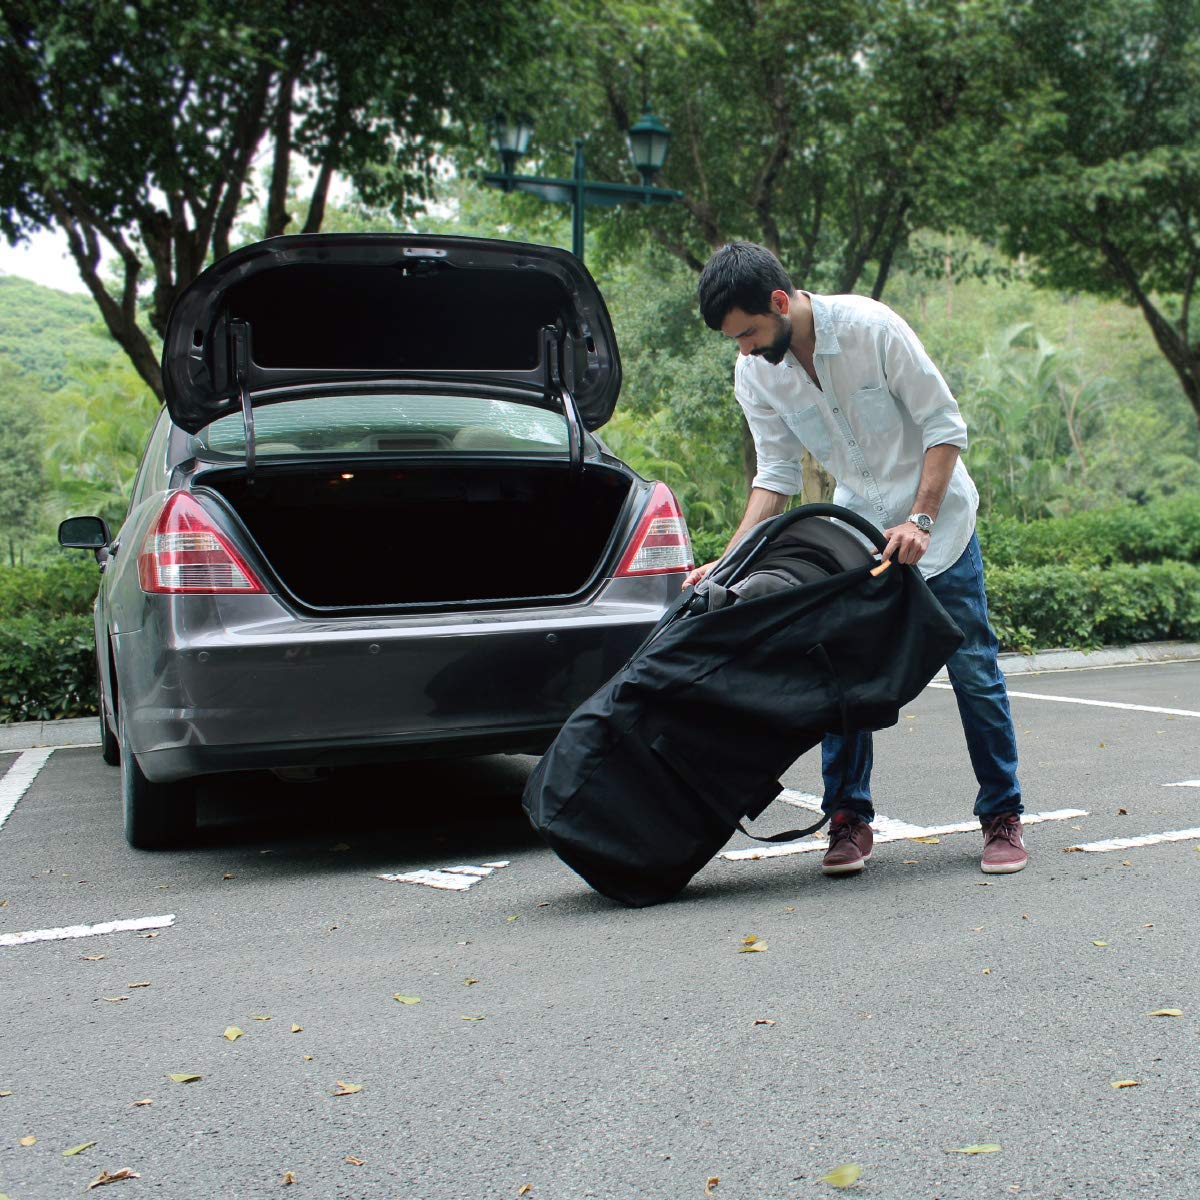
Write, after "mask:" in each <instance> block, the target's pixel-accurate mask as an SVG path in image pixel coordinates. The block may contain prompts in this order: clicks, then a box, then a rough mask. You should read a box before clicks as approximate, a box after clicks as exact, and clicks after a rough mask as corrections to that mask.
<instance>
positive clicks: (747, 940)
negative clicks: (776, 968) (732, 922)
mask: <svg viewBox="0 0 1200 1200" xmlns="http://www.w3.org/2000/svg"><path fill="white" fill-rule="evenodd" d="M766 948H767V943H766V942H761V941H759V939H758V935H757V934H753V933H748V934H746V936H745V937H744V938H742V944H741V945H740V946H739V947H738V953H739V954H754V953H756V952H757V951H760V950H765V949H766Z"/></svg>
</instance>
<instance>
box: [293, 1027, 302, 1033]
mask: <svg viewBox="0 0 1200 1200" xmlns="http://www.w3.org/2000/svg"><path fill="white" fill-rule="evenodd" d="M292 1032H293V1033H303V1032H304V1026H303V1025H293V1026H292Z"/></svg>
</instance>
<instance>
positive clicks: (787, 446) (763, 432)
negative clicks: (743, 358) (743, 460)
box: [733, 372, 804, 496]
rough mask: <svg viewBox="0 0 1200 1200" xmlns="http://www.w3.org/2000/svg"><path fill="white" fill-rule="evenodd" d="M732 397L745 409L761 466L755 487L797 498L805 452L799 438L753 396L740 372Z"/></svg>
mask: <svg viewBox="0 0 1200 1200" xmlns="http://www.w3.org/2000/svg"><path fill="white" fill-rule="evenodd" d="M733 394H734V396H735V397H736V398H737V402H738V404H740V405H741V407H742V412H743V413H744V414H745V416H746V424H747V425H749V426H750V436H751V437H752V438H753V439H754V454H755V457H756V460H757V463H758V465H757V468H756V470H755V474H754V480H753V484H752V486H753V487H757V488H766V489H767V490H768V491H771V492H778V493H779V494H780V495H781V496H794V495H796V493H797V492H799V491H800V486H801V474H800V455H801V454H802V453H803V451H804V446H803V444H802V443H801V441H800V439H799V438H798V437H797V436H796V435H795V434H794V433H793V432H792V430H791V428H790V427H789V426H788V424H787V422H786V421H784V419H783V418H782V417H781V416H780V415H779V414H778V413H777V412H776V411H775V410H774V409H773V408H772V407H771V406H770V405H769V404H766V403H764V402H763V401H762V400H759V399H756V398H755V397H754V396H752V395H751V394H750V390H749V389H748V388H747V387H746V386H745V383H744V381H743V380H742V378H741V372H735V374H734V381H733Z"/></svg>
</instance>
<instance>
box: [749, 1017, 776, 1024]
mask: <svg viewBox="0 0 1200 1200" xmlns="http://www.w3.org/2000/svg"><path fill="white" fill-rule="evenodd" d="M754 1023H755V1025H774V1024H775V1022H774V1021H772V1020H771V1018H770V1017H758V1018H756V1019H755V1022H754Z"/></svg>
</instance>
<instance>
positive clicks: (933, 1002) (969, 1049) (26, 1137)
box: [0, 661, 1200, 1200]
mask: <svg viewBox="0 0 1200 1200" xmlns="http://www.w3.org/2000/svg"><path fill="white" fill-rule="evenodd" d="M1009 687H1010V692H1011V695H1012V705H1013V712H1014V717H1015V721H1016V728H1017V733H1018V739H1019V744H1020V751H1021V769H1020V776H1021V782H1022V785H1023V788H1024V793H1025V807H1026V820H1027V822H1028V825H1027V832H1026V841H1027V844H1028V846H1029V849H1030V853H1031V861H1030V866H1029V868H1028V869H1027V870H1025V871H1024V872H1022V873H1021V874H1018V875H1013V876H1001V877H995V876H993V877H985V876H984V875H982V874H981V873H980V871H979V867H978V855H979V851H980V847H981V838H980V836H979V833H978V831H977V827H976V826H975V825H974V824H973V823H972V822H971V803H972V800H973V797H974V791H975V784H974V779H973V777H972V775H971V771H970V765H969V763H968V761H967V756H966V750H965V746H964V744H963V740H962V734H961V727H960V726H959V723H958V718H957V712H956V709H955V704H954V699H953V696H952V694H951V692H950V691H949V690H947V689H946V688H945V687H944V686H940V685H934V686H931V687H930V688H928V689H927V690H926V691H925V692H924V693H923V694H922V695H921V696H920V697H919V698H918V699H917V700H916V701H915V702H914V703H913V704H911V705H910V706H908V708H906V709H905V710H904V712H903V714H902V716H901V719H900V721H899V722H898V724H897V725H896V726H895V727H894V728H892V729H890V730H887V731H885V732H883V733H881V734H879V735H877V739H876V752H875V803H876V808H877V810H878V813H879V814H880V819H879V821H878V822H877V824H878V826H879V834H880V836H879V839H878V841H877V848H876V851H875V855H874V857H873V859H872V861H871V862H870V864H869V865H868V867H867V869H866V870H865V871H864V872H863V873H862V875H860V876H857V877H850V878H841V879H828V878H825V877H823V876H822V875H821V873H820V854H819V850H820V848H821V843H820V841H819V840H818V839H806V842H805V843H803V844H791V845H786V846H783V847H781V848H780V850H781V851H782V852H776V851H774V850H772V851H769V852H768V851H766V850H764V849H763V848H761V847H759V848H754V847H751V845H750V844H749V843H747V842H746V840H745V839H744V838H742V837H741V836H740V835H739V836H736V837H735V838H734V839H733V840H732V841H731V843H730V845H729V846H728V847H727V849H726V854H725V855H724V856H722V857H719V858H718V859H717V860H715V861H714V862H713V863H712V864H711V865H710V866H709V867H708V868H707V869H706V870H704V871H703V872H702V873H701V874H700V875H699V876H698V877H697V878H696V880H695V881H694V882H693V883H692V885H691V887H690V888H689V889H688V890H687V891H686V892H685V893H684V894H683V896H682V897H681V898H680V899H679V900H677V901H675V902H673V903H670V904H667V905H663V906H661V907H657V908H650V909H643V910H626V909H622V908H618V907H616V906H615V905H613V904H612V903H611V902H609V901H607V900H605V899H603V898H602V897H600V896H598V895H596V894H594V893H592V892H591V891H590V890H589V889H588V888H587V886H586V885H585V884H584V883H583V882H582V881H581V880H580V879H579V878H578V877H576V876H575V875H574V874H573V873H572V872H571V871H570V870H568V869H567V868H566V867H565V866H563V865H562V864H561V863H559V862H558V860H557V859H556V858H555V857H554V856H553V855H552V854H551V853H550V852H549V851H548V850H546V849H545V848H544V847H543V846H542V845H541V844H540V843H539V841H538V840H537V838H536V836H535V835H534V834H533V833H532V831H531V830H530V829H529V827H528V825H527V824H526V822H525V819H524V816H523V814H522V813H521V811H520V808H519V804H518V797H519V795H520V791H521V787H522V785H523V781H524V778H525V776H526V774H527V772H528V770H529V768H530V765H531V763H532V761H533V760H530V759H524V758H490V759H475V760H467V761H458V762H441V763H430V764H415V765H414V764H406V765H402V766H396V767H393V768H386V769H384V768H375V769H370V770H367V769H362V770H344V771H341V772H338V773H336V774H335V775H333V776H332V777H330V778H328V779H326V780H322V781H318V782H312V783H300V782H283V781H280V780H276V779H275V778H273V777H271V776H266V777H263V776H252V775H244V776H225V777H213V779H212V780H211V782H210V783H209V784H208V785H207V787H206V789H205V791H204V792H203V793H202V797H201V831H200V835H199V837H198V839H197V842H196V845H195V846H194V848H191V849H189V850H186V851H182V852H160V853H143V852H138V851H134V850H131V849H129V848H128V847H127V846H126V845H125V843H124V841H123V839H122V835H121V821H120V798H119V794H118V774H117V772H116V771H115V770H114V769H113V768H109V767H105V766H104V765H103V763H102V762H101V760H100V757H99V754H98V752H97V750H96V749H95V748H93V747H88V746H80V747H74V748H69V747H68V748H58V749H53V750H50V749H40V750H25V751H14V752H9V753H5V754H3V755H0V770H2V771H3V772H4V775H3V778H2V779H0V822H2V823H0V864H2V868H0V870H2V874H0V880H2V882H0V935H2V936H0V972H2V979H3V996H4V1006H5V1013H4V1026H5V1036H4V1054H3V1057H2V1059H0V1193H3V1194H4V1195H6V1196H8V1197H10V1200H59V1198H61V1197H66V1196H71V1195H76V1194H81V1193H82V1192H83V1190H84V1188H85V1187H86V1186H87V1185H88V1184H89V1183H90V1182H92V1181H93V1180H94V1179H96V1178H97V1177H99V1176H100V1175H101V1173H102V1172H109V1173H116V1172H118V1171H120V1170H121V1169H124V1168H128V1169H129V1170H130V1171H132V1172H134V1173H136V1175H137V1176H138V1178H130V1179H124V1180H120V1181H117V1182H114V1184H113V1186H114V1187H116V1188H118V1189H120V1190H118V1191H117V1192H116V1193H114V1194H115V1195H117V1196H128V1197H136V1196H138V1195H143V1194H144V1195H151V1194H153V1195H156V1196H161V1197H169V1198H170V1200H192V1198H196V1200H199V1198H204V1200H208V1198H209V1197H213V1196H221V1197H259V1196H269V1195H275V1194H277V1193H278V1189H279V1188H280V1187H281V1186H291V1187H294V1189H295V1192H294V1194H295V1195H297V1196H303V1195H311V1196H314V1197H321V1198H323V1200H326V1198H333V1197H338V1198H346V1200H366V1198H370V1200H375V1198H379V1200H474V1198H476V1197H480V1198H482V1197H488V1198H491V1197H514V1198H518V1200H519V1198H520V1197H522V1196H525V1197H530V1198H531V1200H580V1198H583V1197H597V1198H604V1200H624V1198H626V1197H629V1198H632V1197H638V1198H639V1200H641V1198H647V1200H681V1198H688V1197H695V1198H696V1200H702V1198H703V1197H705V1196H706V1195H709V1196H713V1197H717V1200H785V1198H792V1197H815V1196H829V1195H833V1194H836V1190H835V1189H834V1187H833V1186H832V1185H831V1184H830V1183H827V1182H823V1181H822V1176H824V1175H826V1174H827V1173H828V1172H829V1171H830V1170H831V1169H833V1168H835V1167H838V1166H839V1165H843V1164H855V1165H857V1166H858V1167H859V1168H860V1171H861V1174H860V1176H859V1178H858V1181H857V1182H856V1183H854V1184H853V1186H851V1187H850V1188H848V1189H847V1192H846V1194H848V1195H856V1196H861V1197H873V1198H877V1200H913V1198H917V1197H928V1198H931V1200H932V1198H937V1200H975V1198H977V1197H978V1198H984V1197H1011V1196H1020V1197H1043V1198H1059V1197H1076V1196H1078V1197H1087V1198H1088V1200H1109V1198H1111V1200H1127V1198H1129V1197H1133V1196H1146V1197H1155V1198H1156V1200H1174V1198H1176V1197H1178V1198H1180V1200H1183V1198H1185V1197H1186V1198H1190V1197H1193V1196H1194V1195H1195V1194H1196V1190H1197V1189H1196V1182H1195V1180H1196V1175H1197V1169H1198V1167H1200V1163H1198V1161H1197V1140H1196V1132H1195V1131H1196V1128H1197V1126H1198V1124H1200V1099H1198V1094H1197V1090H1196V1079H1197V1072H1198V1069H1200V1039H1198V1036H1197V1035H1198V1032H1200V1001H1198V1000H1197V995H1196V992H1197V965H1198V962H1200V949H1198V945H1200V939H1198V938H1197V926H1196V911H1197V894H1198V886H1197V881H1198V880H1200V853H1198V852H1197V851H1200V662H1195V661H1192V662H1173V663H1172V662H1168V663H1159V664H1153V665H1136V666H1117V667H1111V668H1100V669H1087V670H1077V671H1056V672H1053V673H1043V674H1038V675H1023V676H1013V677H1011V678H1010V679H1009ZM784 782H785V784H786V785H787V787H788V792H787V793H786V795H785V798H784V800H785V802H784V803H777V804H775V805H774V806H772V808H771V809H769V810H768V811H767V813H766V814H764V816H763V818H762V819H761V820H760V821H759V822H758V823H757V827H756V828H757V830H758V831H760V832H774V831H777V830H781V829H785V828H788V827H789V826H790V825H792V824H794V823H795V820H796V818H797V816H798V815H802V814H799V813H798V812H797V807H799V808H805V807H811V806H812V805H813V804H814V803H815V801H814V794H815V793H817V792H818V791H819V790H820V775H819V762H818V755H817V754H815V753H813V754H810V755H808V756H806V757H805V758H804V759H802V760H801V761H800V762H798V763H797V764H796V765H795V766H794V767H793V768H792V770H791V771H790V772H789V773H788V775H787V776H786V777H785V780H784ZM5 818H6V819H5ZM955 826H963V828H961V829H956V828H955ZM814 851H815V852H814ZM447 868H454V869H453V870H449V871H447V870H446V869H447ZM463 868H471V869H470V870H463ZM423 872H436V874H433V875H428V874H426V875H424V876H422V874H421V873H423ZM384 876H398V877H400V878H391V879H388V878H383V877H384ZM404 876H409V877H410V878H409V879H407V880H406V879H405V878H403V877H404ZM435 885H436V886H435ZM114 921H118V922H128V923H129V924H128V925H126V926H122V927H121V928H120V929H119V930H117V931H109V932H103V931H97V930H93V929H92V928H91V927H94V926H103V925H104V924H105V923H109V922H114ZM80 935H82V936H80ZM749 935H754V936H755V937H756V938H758V939H759V942H758V943H757V944H758V945H759V946H762V944H763V943H765V948H763V949H761V950H758V951H755V952H749V953H745V952H743V951H744V950H745V949H746V946H745V944H744V940H745V939H746V938H747V937H748V936H749ZM1162 1010H1169V1011H1170V1012H1178V1013H1179V1014H1180V1015H1161V1016H1153V1015H1150V1014H1152V1013H1157V1012H1160V1011H1162ZM238 1031H240V1032H238ZM173 1075H177V1076H183V1077H191V1076H196V1077H198V1078H195V1079H193V1080H192V1081H190V1082H177V1081H175V1080H173V1079H172V1078H171V1077H172V1076H173ZM1116 1084H1121V1085H1123V1086H1114V1085H1116ZM339 1093H340V1094H339ZM30 1139H36V1140H35V1141H33V1142H31V1143H30ZM23 1143H29V1144H23ZM85 1144H88V1145H87V1148H86V1149H84V1150H82V1151H80V1152H79V1153H76V1154H70V1155H66V1154H64V1151H67V1150H70V1149H73V1148H75V1147H78V1146H81V1145H85ZM980 1147H998V1149H991V1148H988V1149H984V1150H983V1151H982V1152H977V1153H960V1152H958V1151H961V1150H963V1149H964V1148H976V1149H978V1148H980ZM103 1194H107V1193H103ZM285 1194H292V1193H285Z"/></svg>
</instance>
